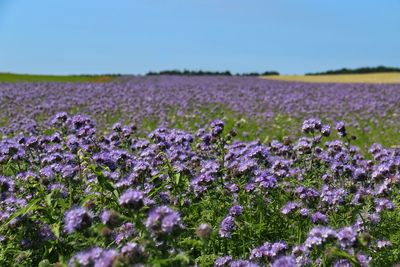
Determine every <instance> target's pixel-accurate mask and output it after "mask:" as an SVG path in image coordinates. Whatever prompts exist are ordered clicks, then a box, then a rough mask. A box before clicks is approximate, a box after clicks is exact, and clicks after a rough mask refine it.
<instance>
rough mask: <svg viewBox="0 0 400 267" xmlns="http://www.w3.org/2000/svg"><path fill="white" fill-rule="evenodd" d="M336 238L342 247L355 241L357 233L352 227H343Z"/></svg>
mask: <svg viewBox="0 0 400 267" xmlns="http://www.w3.org/2000/svg"><path fill="white" fill-rule="evenodd" d="M337 239H338V241H339V244H340V246H341V247H342V248H348V247H351V246H352V245H353V244H354V243H355V242H356V239H357V235H356V232H355V231H354V230H353V228H351V227H344V228H343V229H342V230H340V231H339V232H338V234H337Z"/></svg>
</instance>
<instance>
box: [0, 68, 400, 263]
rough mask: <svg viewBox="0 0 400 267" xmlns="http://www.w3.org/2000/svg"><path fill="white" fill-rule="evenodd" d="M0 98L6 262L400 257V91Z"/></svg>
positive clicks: (174, 87)
mask: <svg viewBox="0 0 400 267" xmlns="http://www.w3.org/2000/svg"><path fill="white" fill-rule="evenodd" d="M0 99H1V101H0V103H1V104H0V108H1V110H2V112H1V113H0V114H1V117H0V122H1V126H2V128H1V132H2V134H3V135H4V136H3V138H2V140H1V141H0V190H1V191H0V193H1V195H0V244H1V246H0V266H41V267H45V266H71V267H74V266H85V267H89V266H94V267H116V266H229V267H236V266H238V267H239V266H243V267H244V266H274V267H290V266H337V267H339V266H363V267H364V266H393V265H395V264H397V263H400V249H399V248H400V232H399V231H398V225H400V197H399V191H400V148H399V147H398V145H399V143H400V138H399V127H400V121H399V114H400V85H372V84H368V85H367V84H307V83H289V82H278V81H268V80H262V79H258V78H248V77H246V78H245V77H174V76H172V77H171V76H170V77H167V76H156V77H122V78H121V79H118V80H116V81H114V82H110V83H103V84H92V83H82V84H77V83H74V84H72V83H16V84H1V85H0ZM217 117H220V118H221V119H217ZM244 132H246V133H245V134H244ZM267 137H268V138H267ZM383 139H384V140H385V142H386V143H385V144H384V145H382V144H378V143H375V142H377V141H379V140H383Z"/></svg>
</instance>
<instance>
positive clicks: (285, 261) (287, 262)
mask: <svg viewBox="0 0 400 267" xmlns="http://www.w3.org/2000/svg"><path fill="white" fill-rule="evenodd" d="M271 266H272V267H296V266H297V264H296V260H295V258H294V257H293V256H282V257H280V258H278V259H277V260H275V261H274V262H273V263H272V265H271Z"/></svg>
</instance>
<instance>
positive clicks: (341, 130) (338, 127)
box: [336, 121, 346, 137]
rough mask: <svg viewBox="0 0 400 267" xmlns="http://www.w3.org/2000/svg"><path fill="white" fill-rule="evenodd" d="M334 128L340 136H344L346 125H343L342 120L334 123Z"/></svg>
mask: <svg viewBox="0 0 400 267" xmlns="http://www.w3.org/2000/svg"><path fill="white" fill-rule="evenodd" d="M336 130H337V131H338V133H339V135H340V136H341V137H344V136H346V126H345V123H344V121H340V122H338V123H336Z"/></svg>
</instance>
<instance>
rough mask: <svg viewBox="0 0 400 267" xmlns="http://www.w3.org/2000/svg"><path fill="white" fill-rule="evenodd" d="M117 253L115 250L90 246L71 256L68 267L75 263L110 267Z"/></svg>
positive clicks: (85, 265)
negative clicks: (90, 247) (88, 248)
mask: <svg viewBox="0 0 400 267" xmlns="http://www.w3.org/2000/svg"><path fill="white" fill-rule="evenodd" d="M117 256H118V253H117V252H116V251H115V250H112V249H111V250H104V249H101V248H92V249H90V250H87V251H82V252H78V253H77V254H76V255H75V256H73V257H72V258H71V259H70V261H69V263H68V266H69V267H75V266H76V265H77V264H79V266H83V267H91V266H93V267H112V266H113V263H114V262H115V260H116V258H117Z"/></svg>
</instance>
